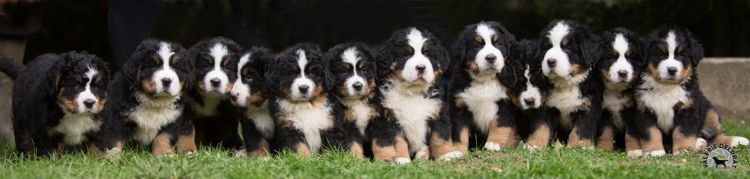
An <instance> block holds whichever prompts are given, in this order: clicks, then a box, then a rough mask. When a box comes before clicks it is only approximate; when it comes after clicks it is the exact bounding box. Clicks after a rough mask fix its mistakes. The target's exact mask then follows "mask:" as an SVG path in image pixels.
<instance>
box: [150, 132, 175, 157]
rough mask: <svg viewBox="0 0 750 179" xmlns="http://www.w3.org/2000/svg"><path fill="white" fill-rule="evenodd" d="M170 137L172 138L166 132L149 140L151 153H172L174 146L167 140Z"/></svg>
mask: <svg viewBox="0 0 750 179" xmlns="http://www.w3.org/2000/svg"><path fill="white" fill-rule="evenodd" d="M170 138H172V135H169V134H167V133H161V134H159V135H156V137H155V138H154V140H153V141H152V142H151V153H152V154H153V155H154V156H163V155H170V154H174V148H173V147H172V144H171V142H170V141H169V139H170Z"/></svg>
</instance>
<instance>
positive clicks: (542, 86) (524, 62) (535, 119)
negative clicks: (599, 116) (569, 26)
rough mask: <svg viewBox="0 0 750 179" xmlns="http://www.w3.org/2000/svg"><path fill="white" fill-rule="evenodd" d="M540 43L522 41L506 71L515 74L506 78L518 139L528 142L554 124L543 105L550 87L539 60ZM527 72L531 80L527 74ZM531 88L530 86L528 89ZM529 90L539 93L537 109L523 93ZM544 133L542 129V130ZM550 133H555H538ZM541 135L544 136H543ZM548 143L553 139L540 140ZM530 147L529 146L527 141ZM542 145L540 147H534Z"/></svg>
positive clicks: (544, 144) (515, 49) (540, 59)
mask: <svg viewBox="0 0 750 179" xmlns="http://www.w3.org/2000/svg"><path fill="white" fill-rule="evenodd" d="M537 43H538V42H537V41H529V40H522V41H520V42H519V43H518V44H517V45H516V46H515V48H513V49H514V50H513V52H512V54H511V59H513V60H512V61H510V62H509V64H508V66H507V68H511V69H512V71H513V74H512V75H511V76H507V77H505V78H503V80H504V81H506V82H505V83H508V84H509V85H508V88H509V92H508V93H509V96H510V98H511V101H512V102H513V104H514V107H515V108H514V111H513V114H514V115H515V119H516V121H517V122H516V124H517V128H516V130H517V132H518V137H520V139H527V138H528V137H530V136H531V135H532V134H533V133H534V132H535V131H537V130H538V129H540V127H541V126H547V127H549V126H551V124H552V122H553V121H550V119H549V118H548V117H547V113H546V110H547V107H546V105H545V104H544V102H545V100H546V98H547V93H548V90H549V88H550V84H549V82H548V81H547V79H545V77H544V74H543V73H542V56H540V53H539V51H540V49H538V48H537V47H538V44H537ZM527 70H528V78H527V77H526V75H527V74H526V72H527ZM528 84H530V85H531V86H529V85H528ZM529 87H531V88H532V89H533V88H537V90H538V91H539V93H540V98H541V99H535V100H539V103H540V104H539V106H538V107H536V106H535V105H536V103H534V104H529V103H528V102H527V101H526V100H527V99H525V98H524V97H522V96H521V94H522V93H524V92H528V90H530V89H529ZM524 106H525V107H524ZM541 130H543V129H541ZM539 132H547V133H550V132H552V131H539ZM540 135H541V134H540ZM541 137H544V138H546V139H547V140H549V137H551V136H541ZM527 144H530V143H529V141H527ZM533 145H539V146H533ZM546 145H547V143H539V144H532V147H543V146H546Z"/></svg>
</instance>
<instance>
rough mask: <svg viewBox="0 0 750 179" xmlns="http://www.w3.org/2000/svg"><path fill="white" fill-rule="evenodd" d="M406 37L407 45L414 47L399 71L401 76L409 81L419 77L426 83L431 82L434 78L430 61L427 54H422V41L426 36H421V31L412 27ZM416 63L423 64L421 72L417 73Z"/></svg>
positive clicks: (424, 40)
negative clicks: (423, 67) (422, 71)
mask: <svg viewBox="0 0 750 179" xmlns="http://www.w3.org/2000/svg"><path fill="white" fill-rule="evenodd" d="M406 38H407V39H408V43H409V46H411V48H412V49H414V54H413V55H412V56H411V57H409V59H407V60H406V63H405V64H404V67H403V68H404V69H403V70H402V71H401V78H403V79H404V80H406V81H409V82H414V81H416V80H420V79H421V80H424V81H425V82H426V83H432V81H433V80H435V75H433V74H434V69H432V63H431V62H430V60H429V58H427V56H425V55H424V54H422V48H423V47H424V43H425V42H427V38H425V37H424V36H422V32H420V31H419V30H417V29H416V28H412V29H411V31H410V32H409V34H408V35H407V36H406ZM418 65H424V66H425V70H424V73H423V74H419V72H418V71H417V69H416V67H417V66H418Z"/></svg>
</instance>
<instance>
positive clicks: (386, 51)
mask: <svg viewBox="0 0 750 179" xmlns="http://www.w3.org/2000/svg"><path fill="white" fill-rule="evenodd" d="M392 38H394V37H392ZM391 41H392V40H388V41H386V42H384V43H383V44H381V45H380V46H378V47H377V48H376V49H375V54H374V57H375V59H374V60H375V64H376V66H377V71H378V72H377V73H378V74H379V75H378V78H382V79H384V78H386V76H388V74H389V73H390V72H391V66H390V65H391V64H392V63H393V61H394V58H395V51H396V50H395V49H394V48H395V47H394V45H395V44H393V42H391ZM378 81H380V80H378Z"/></svg>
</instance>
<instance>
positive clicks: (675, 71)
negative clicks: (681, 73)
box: [667, 67, 677, 75]
mask: <svg viewBox="0 0 750 179" xmlns="http://www.w3.org/2000/svg"><path fill="white" fill-rule="evenodd" d="M667 73H669V75H674V74H676V73H677V67H669V68H667Z"/></svg>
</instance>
